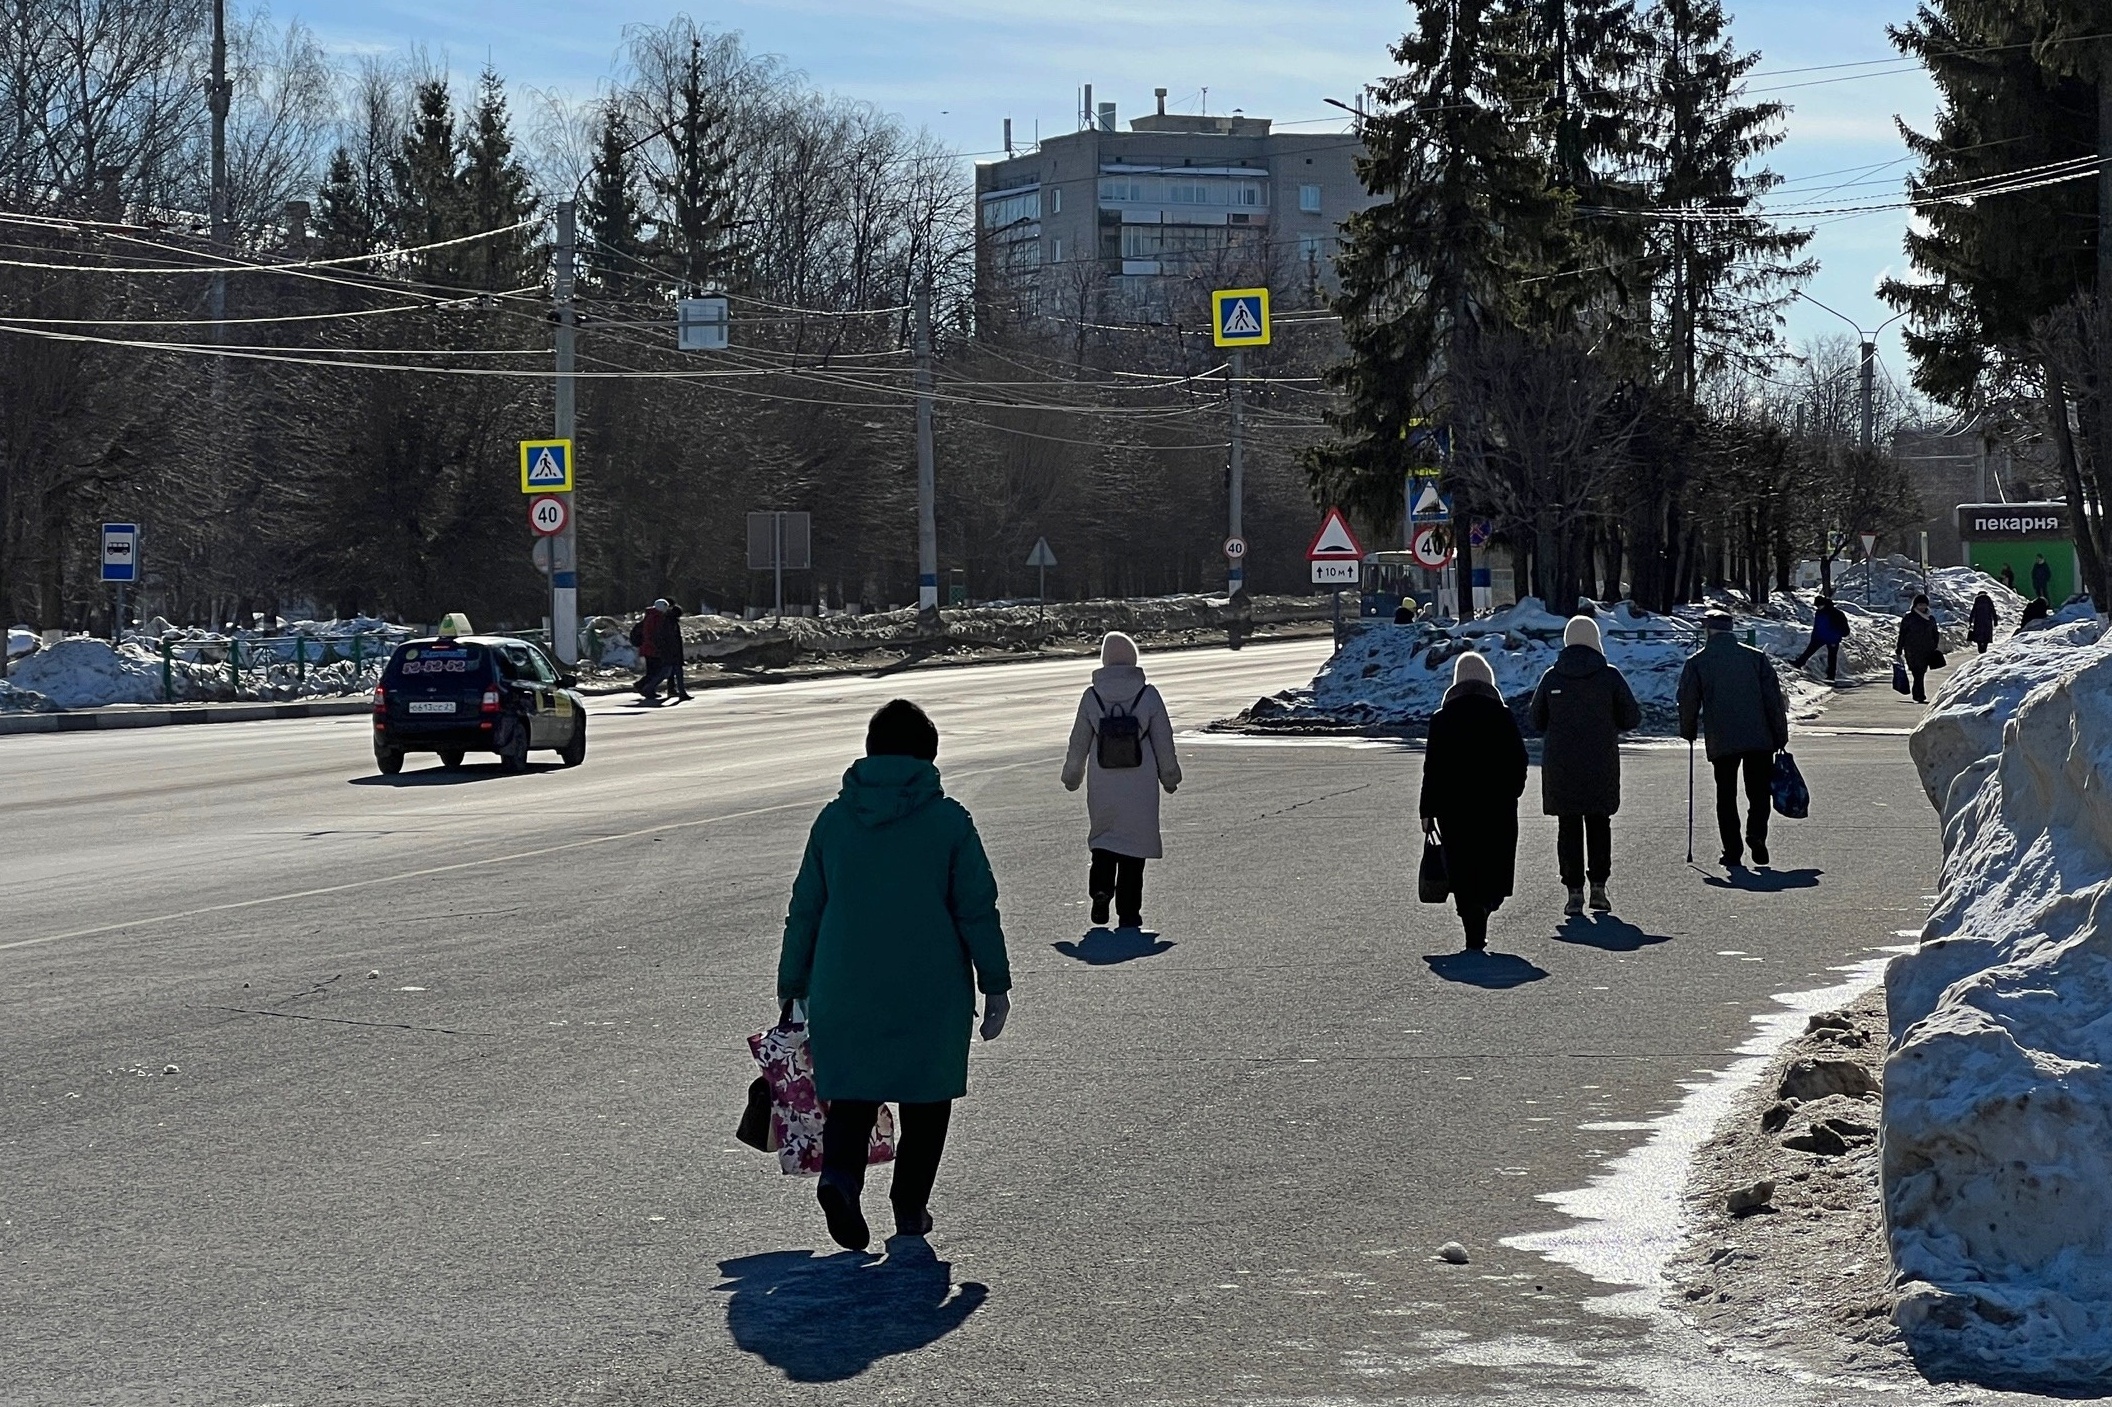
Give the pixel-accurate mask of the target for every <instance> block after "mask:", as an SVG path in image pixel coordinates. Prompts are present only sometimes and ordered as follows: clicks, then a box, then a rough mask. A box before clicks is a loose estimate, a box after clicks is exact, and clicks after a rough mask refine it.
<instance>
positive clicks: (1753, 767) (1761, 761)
mask: <svg viewBox="0 0 2112 1407" xmlns="http://www.w3.org/2000/svg"><path fill="white" fill-rule="evenodd" d="M1774 761H1775V754H1774V753H1773V752H1772V751H1768V752H1741V753H1736V754H1734V755H1732V756H1730V757H1719V758H1716V759H1715V760H1713V761H1712V762H1710V763H1709V766H1710V767H1711V768H1713V769H1714V770H1715V773H1716V829H1717V831H1718V833H1719V834H1721V835H1722V837H1723V853H1724V854H1726V855H1729V856H1731V857H1732V858H1734V859H1735V858H1739V857H1742V856H1743V855H1744V854H1745V845H1744V843H1743V842H1741V841H1740V840H1739V838H1738V774H1739V773H1740V772H1743V773H1744V774H1745V834H1746V836H1747V837H1748V838H1749V839H1750V840H1751V841H1752V843H1753V844H1755V845H1765V844H1767V817H1768V811H1769V807H1770V805H1771V804H1772V801H1773V788H1772V784H1773V781H1774Z"/></svg>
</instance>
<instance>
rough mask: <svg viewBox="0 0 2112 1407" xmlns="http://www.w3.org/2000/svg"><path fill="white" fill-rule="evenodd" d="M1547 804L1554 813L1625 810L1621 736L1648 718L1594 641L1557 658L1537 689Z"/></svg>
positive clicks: (1543, 805) (1535, 714)
mask: <svg viewBox="0 0 2112 1407" xmlns="http://www.w3.org/2000/svg"><path fill="white" fill-rule="evenodd" d="M1531 713H1532V720H1533V727H1535V728H1537V729H1538V730H1539V731H1540V732H1541V734H1542V735H1543V736H1544V738H1545V743H1544V744H1543V747H1542V751H1541V755H1540V809H1541V810H1542V811H1543V812H1545V813H1546V814H1547V815H1550V816H1611V815H1612V814H1613V813H1614V812H1616V811H1618V810H1620V809H1621V737H1620V735H1621V734H1622V733H1625V732H1627V731H1628V730H1629V729H1630V728H1634V727H1638V726H1639V725H1641V723H1642V721H1643V711H1642V709H1641V708H1640V707H1638V706H1637V704H1636V702H1635V693H1634V691H1633V690H1631V689H1630V688H1629V687H1628V680H1627V679H1626V678H1625V677H1624V676H1623V675H1622V674H1621V672H1620V671H1619V670H1618V669H1615V668H1614V667H1613V666H1612V665H1611V664H1609V663H1608V662H1607V660H1606V656H1604V655H1602V654H1600V653H1599V652H1598V651H1597V650H1594V649H1592V648H1591V647H1590V646H1589V645H1571V646H1569V647H1568V648H1566V649H1564V650H1563V651H1562V653H1561V654H1559V655H1557V656H1556V657H1555V662H1554V664H1553V665H1552V666H1551V667H1550V668H1549V669H1548V671H1547V673H1545V674H1543V675H1541V676H1540V686H1539V687H1538V688H1536V689H1534V690H1533V702H1532V709H1531Z"/></svg>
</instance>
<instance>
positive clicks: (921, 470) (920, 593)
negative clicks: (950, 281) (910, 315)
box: [916, 269, 939, 619]
mask: <svg viewBox="0 0 2112 1407" xmlns="http://www.w3.org/2000/svg"><path fill="white" fill-rule="evenodd" d="M916 303H917V307H916V316H917V328H916V358H917V610H918V611H919V612H921V613H923V614H924V615H926V616H927V617H930V618H932V619H936V618H937V616H938V611H939V522H938V514H937V509H936V507H935V506H934V500H935V499H936V497H937V494H938V469H937V465H936V464H935V463H934V461H933V458H932V450H931V272H930V270H929V269H927V270H925V273H924V277H923V278H922V279H921V280H920V281H919V282H918V284H917V300H916Z"/></svg>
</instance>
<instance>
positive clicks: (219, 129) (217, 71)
mask: <svg viewBox="0 0 2112 1407" xmlns="http://www.w3.org/2000/svg"><path fill="white" fill-rule="evenodd" d="M234 95H235V85H234V84H232V83H230V82H228V79H227V0H213V71H212V76H211V77H210V78H208V79H207V80H206V84H205V104H206V108H207V109H208V110H209V111H210V112H211V113H212V115H213V172H212V190H211V192H210V193H209V194H208V196H207V197H206V200H207V204H208V205H209V206H210V209H209V211H208V212H207V218H208V219H209V220H210V222H211V225H212V235H213V250H214V254H215V258H214V261H213V262H214V263H216V264H222V263H225V262H226V260H225V258H224V255H225V253H226V250H227V246H228V244H229V243H230V242H231V241H230V238H229V236H230V234H231V231H230V229H229V226H230V225H231V224H232V223H233V212H232V211H230V210H229V209H228V204H229V202H228V194H227V110H228V108H229V107H230V106H231V105H232V103H233V99H234ZM211 298H212V307H211V311H210V316H211V317H212V319H213V340H214V341H216V342H217V341H219V340H220V339H221V337H222V335H223V329H222V328H221V326H220V320H221V319H222V318H225V317H226V316H227V275H226V274H224V273H216V274H214V275H213V284H212V294H211ZM214 360H215V362H218V361H220V360H221V359H220V358H217V357H216V358H214Z"/></svg>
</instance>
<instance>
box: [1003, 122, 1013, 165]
mask: <svg viewBox="0 0 2112 1407" xmlns="http://www.w3.org/2000/svg"><path fill="white" fill-rule="evenodd" d="M1005 155H1006V156H1010V155H1012V119H1011V118H1009V117H1008V118H1006V119H1005Z"/></svg>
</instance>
